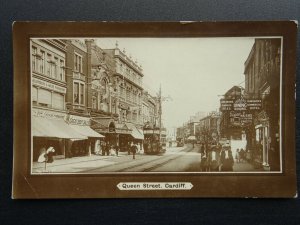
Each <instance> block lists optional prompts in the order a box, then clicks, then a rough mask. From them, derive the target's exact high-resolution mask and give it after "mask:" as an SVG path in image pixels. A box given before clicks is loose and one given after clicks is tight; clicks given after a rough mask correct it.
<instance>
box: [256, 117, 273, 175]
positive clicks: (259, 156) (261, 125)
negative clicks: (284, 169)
mask: <svg viewBox="0 0 300 225" xmlns="http://www.w3.org/2000/svg"><path fill="white" fill-rule="evenodd" d="M255 141H256V148H255V152H254V160H255V162H256V163H258V164H260V165H261V166H262V167H263V168H264V169H265V170H270V165H269V150H270V125H269V117H268V116H267V113H266V112H265V111H261V112H260V113H259V114H258V115H257V117H256V119H255Z"/></svg>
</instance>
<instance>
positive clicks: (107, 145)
mask: <svg viewBox="0 0 300 225" xmlns="http://www.w3.org/2000/svg"><path fill="white" fill-rule="evenodd" d="M109 150H110V145H109V142H108V143H106V148H105V151H106V155H109Z"/></svg>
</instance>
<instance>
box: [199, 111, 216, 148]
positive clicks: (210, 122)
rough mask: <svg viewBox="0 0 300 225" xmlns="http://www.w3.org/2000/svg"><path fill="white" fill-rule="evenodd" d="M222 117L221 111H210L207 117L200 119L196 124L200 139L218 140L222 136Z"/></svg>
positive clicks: (207, 140)
mask: <svg viewBox="0 0 300 225" xmlns="http://www.w3.org/2000/svg"><path fill="white" fill-rule="evenodd" d="M220 119H221V114H220V113H219V112H214V111H213V112H210V113H209V114H208V115H207V116H206V117H204V118H202V119H200V121H199V124H198V125H196V131H197V137H198V139H199V140H200V141H206V142H209V141H216V142H217V141H218V140H219V136H220Z"/></svg>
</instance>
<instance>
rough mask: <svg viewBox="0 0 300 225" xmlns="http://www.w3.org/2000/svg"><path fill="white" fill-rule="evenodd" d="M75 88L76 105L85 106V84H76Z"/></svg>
mask: <svg viewBox="0 0 300 225" xmlns="http://www.w3.org/2000/svg"><path fill="white" fill-rule="evenodd" d="M73 88H74V91H73V97H74V100H73V101H74V103H75V104H80V105H84V83H81V82H78V81H77V82H74V86H73Z"/></svg>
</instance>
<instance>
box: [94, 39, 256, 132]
mask: <svg viewBox="0 0 300 225" xmlns="http://www.w3.org/2000/svg"><path fill="white" fill-rule="evenodd" d="M116 41H117V42H118V46H119V48H120V49H121V50H123V49H124V48H125V50H126V54H127V55H128V56H129V55H131V56H132V58H133V59H134V60H135V59H137V61H138V64H141V65H142V68H143V73H144V78H143V84H144V89H146V90H148V91H149V92H150V93H151V94H152V95H156V94H157V93H158V91H159V87H160V85H161V88H162V96H170V97H171V99H170V100H168V101H164V102H163V104H162V107H163V108H162V110H163V116H162V121H163V124H164V126H165V127H167V128H169V129H174V127H179V126H182V124H183V123H185V122H187V121H188V120H189V119H190V116H193V115H195V114H196V113H197V112H199V111H201V112H206V113H209V112H210V111H216V110H218V109H219V105H220V98H222V96H221V95H224V94H225V92H226V91H227V90H229V89H230V88H231V87H232V86H234V85H238V86H242V87H244V80H245V77H244V74H243V73H244V62H245V61H246V59H247V57H248V55H249V53H250V51H251V48H252V46H253V44H254V38H252V37H234V38H223V37H222V38H113V37H112V38H99V39H97V40H96V42H97V44H98V45H99V47H101V48H104V49H105V48H115V44H116Z"/></svg>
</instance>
